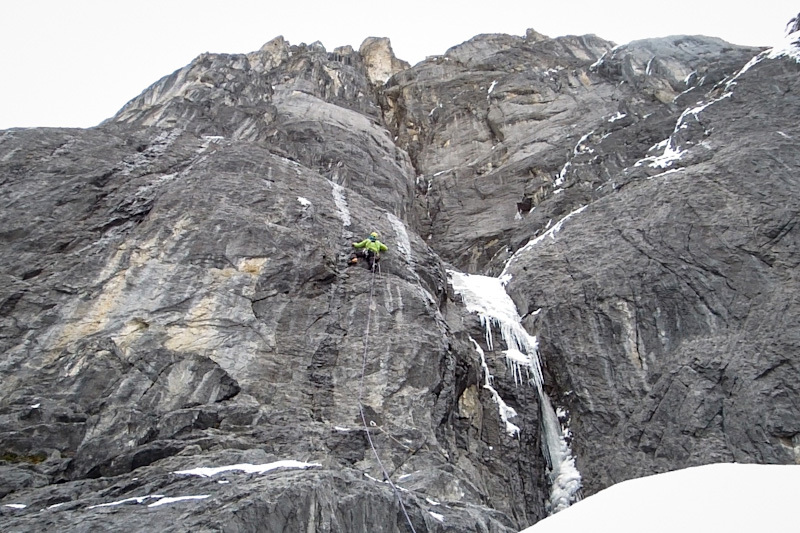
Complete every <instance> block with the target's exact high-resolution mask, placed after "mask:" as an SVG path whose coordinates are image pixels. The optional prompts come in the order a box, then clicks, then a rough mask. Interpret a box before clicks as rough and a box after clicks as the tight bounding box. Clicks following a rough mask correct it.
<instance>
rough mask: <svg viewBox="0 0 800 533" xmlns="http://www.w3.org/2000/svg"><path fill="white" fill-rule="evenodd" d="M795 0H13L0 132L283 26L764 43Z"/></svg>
mask: <svg viewBox="0 0 800 533" xmlns="http://www.w3.org/2000/svg"><path fill="white" fill-rule="evenodd" d="M798 11H800V4H798V3H797V2H796V1H795V0H760V1H757V2H756V1H751V2H732V1H730V0H725V1H722V0H710V1H704V0H668V1H650V2H641V1H639V0H636V1H633V0H591V1H590V0H570V1H564V0H487V1H482V2H475V1H472V0H424V1H421V0H392V1H390V2H386V1H384V2H380V1H376V0H371V1H357V0H327V1H324V2H322V1H317V0H299V1H298V0H279V1H272V0H260V1H256V0H215V1H208V0H137V1H136V2H123V1H111V0H24V1H23V0H8V1H4V2H3V7H2V11H1V13H2V15H1V16H0V72H1V73H2V83H0V129H5V128H10V127H18V126H19V127H30V126H77V127H89V126H93V125H96V124H98V123H99V122H100V121H102V120H104V119H105V118H108V117H110V116H112V115H113V114H114V113H116V112H117V111H118V110H119V108H121V107H122V106H123V105H124V104H125V103H126V102H127V101H128V100H130V99H132V98H133V97H135V96H137V95H138V94H139V93H141V92H142V91H143V90H144V89H145V88H146V87H147V86H149V85H150V84H152V83H154V82H155V81H157V80H158V79H159V78H161V77H163V76H165V75H167V74H170V73H171V72H173V71H174V70H176V69H179V68H181V67H183V66H185V65H186V64H188V63H189V62H190V61H191V60H192V59H194V58H195V57H196V56H198V55H199V54H201V53H203V52H224V53H246V52H251V51H254V50H257V49H259V48H260V47H261V45H262V44H264V43H265V42H267V41H269V40H270V39H272V38H273V37H276V36H278V35H283V36H284V37H285V38H286V39H287V40H288V41H289V42H290V43H291V44H299V43H301V42H305V43H307V44H308V43H311V42H314V41H321V42H322V43H323V44H324V45H325V47H326V48H327V49H328V50H333V49H334V48H335V47H337V46H342V45H346V44H349V45H352V46H353V47H354V48H356V49H357V48H358V46H359V45H360V44H361V42H362V41H363V40H364V39H365V38H366V37H369V36H377V37H389V38H390V39H391V41H392V46H393V48H394V51H395V55H397V56H398V57H399V58H401V59H405V60H406V61H408V62H410V63H412V64H414V63H417V62H419V61H421V60H423V59H424V58H425V57H426V56H429V55H436V54H441V53H444V52H445V50H447V49H448V48H450V47H451V46H454V45H457V44H460V43H462V42H464V41H466V40H468V39H469V38H471V37H473V36H475V35H477V34H479V33H508V34H511V35H524V34H525V30H526V29H527V28H534V29H535V30H536V31H538V32H539V33H543V34H545V35H549V36H551V37H556V36H559V35H568V34H573V35H583V34H587V33H594V34H596V35H598V36H600V37H603V38H605V39H608V40H611V41H614V42H616V43H617V44H624V43H627V42H630V41H631V40H635V39H642V38H646V37H662V36H666V35H677V34H701V35H711V36H714V37H721V38H723V39H725V40H727V41H729V42H732V43H735V44H746V45H757V46H767V45H770V44H771V43H772V42H774V41H775V40H777V39H779V38H780V37H782V36H783V32H784V27H785V25H786V23H787V22H788V21H789V20H790V19H791V18H792V17H793V16H795V15H796V14H797V13H798Z"/></svg>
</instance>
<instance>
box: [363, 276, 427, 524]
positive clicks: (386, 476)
mask: <svg viewBox="0 0 800 533" xmlns="http://www.w3.org/2000/svg"><path fill="white" fill-rule="evenodd" d="M376 264H377V262H376V261H373V262H372V280H371V281H370V288H369V307H368V308H367V329H366V335H365V336H364V356H363V357H362V361H361V381H360V382H359V384H358V410H359V412H360V413H361V421H362V422H363V423H364V431H365V432H366V434H367V440H368V441H369V446H370V448H372V453H373V454H374V455H375V460H376V461H378V466H380V467H381V471H382V472H383V477H384V479H385V480H386V481H387V482H388V483H389V485H391V487H392V490H393V491H394V495H395V496H396V497H397V501H398V502H400V508H401V509H402V510H403V515H405V517H406V522H408V527H410V528H411V531H412V532H413V533H417V530H416V529H414V524H412V523H411V518H409V516H408V511H406V506H405V504H404V503H403V498H402V497H401V496H400V491H399V490H398V488H397V486H396V485H395V484H394V483H393V482H392V478H391V477H390V476H389V473H388V472H387V471H386V468H385V467H384V466H383V462H382V461H381V458H380V456H378V450H377V448H375V443H374V442H372V435H371V434H370V432H369V425H368V424H367V417H366V416H364V404H363V403H362V402H361V399H362V397H363V395H364V374H365V373H366V371H367V352H368V350H369V338H370V335H369V325H370V321H371V319H372V301H373V296H374V294H375V265H376ZM378 269H379V270H380V266H378Z"/></svg>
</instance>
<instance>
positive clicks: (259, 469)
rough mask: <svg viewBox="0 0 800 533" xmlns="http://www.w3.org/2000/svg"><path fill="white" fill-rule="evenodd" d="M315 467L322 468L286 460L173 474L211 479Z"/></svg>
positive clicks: (314, 464) (201, 468)
mask: <svg viewBox="0 0 800 533" xmlns="http://www.w3.org/2000/svg"><path fill="white" fill-rule="evenodd" d="M315 466H322V465H321V464H319V463H304V462H301V461H293V460H285V461H275V462H274V463H266V464H260V465H251V464H247V463H242V464H238V465H229V466H217V467H200V468H192V469H189V470H178V471H175V472H173V474H182V475H187V476H200V477H211V476H215V475H217V474H219V473H221V472H229V471H240V472H245V473H247V474H264V473H266V472H270V471H272V470H275V469H277V468H301V469H306V468H312V467H315Z"/></svg>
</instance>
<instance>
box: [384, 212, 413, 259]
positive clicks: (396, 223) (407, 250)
mask: <svg viewBox="0 0 800 533" xmlns="http://www.w3.org/2000/svg"><path fill="white" fill-rule="evenodd" d="M386 216H387V217H388V218H389V222H391V224H392V227H393V228H394V234H395V238H396V239H397V243H396V245H397V249H398V250H400V253H402V254H403V257H405V258H406V262H407V263H411V241H409V239H408V232H407V231H406V225H405V224H403V221H402V220H400V219H399V218H397V217H396V216H394V215H393V214H391V213H386Z"/></svg>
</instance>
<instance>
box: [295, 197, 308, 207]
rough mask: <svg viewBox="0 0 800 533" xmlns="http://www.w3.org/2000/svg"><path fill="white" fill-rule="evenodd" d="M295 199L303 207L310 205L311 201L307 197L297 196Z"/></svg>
mask: <svg viewBox="0 0 800 533" xmlns="http://www.w3.org/2000/svg"><path fill="white" fill-rule="evenodd" d="M297 201H298V202H300V205H302V206H303V207H308V206H310V205H311V201H309V200H308V199H307V198H303V197H302V196H298V197H297Z"/></svg>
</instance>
